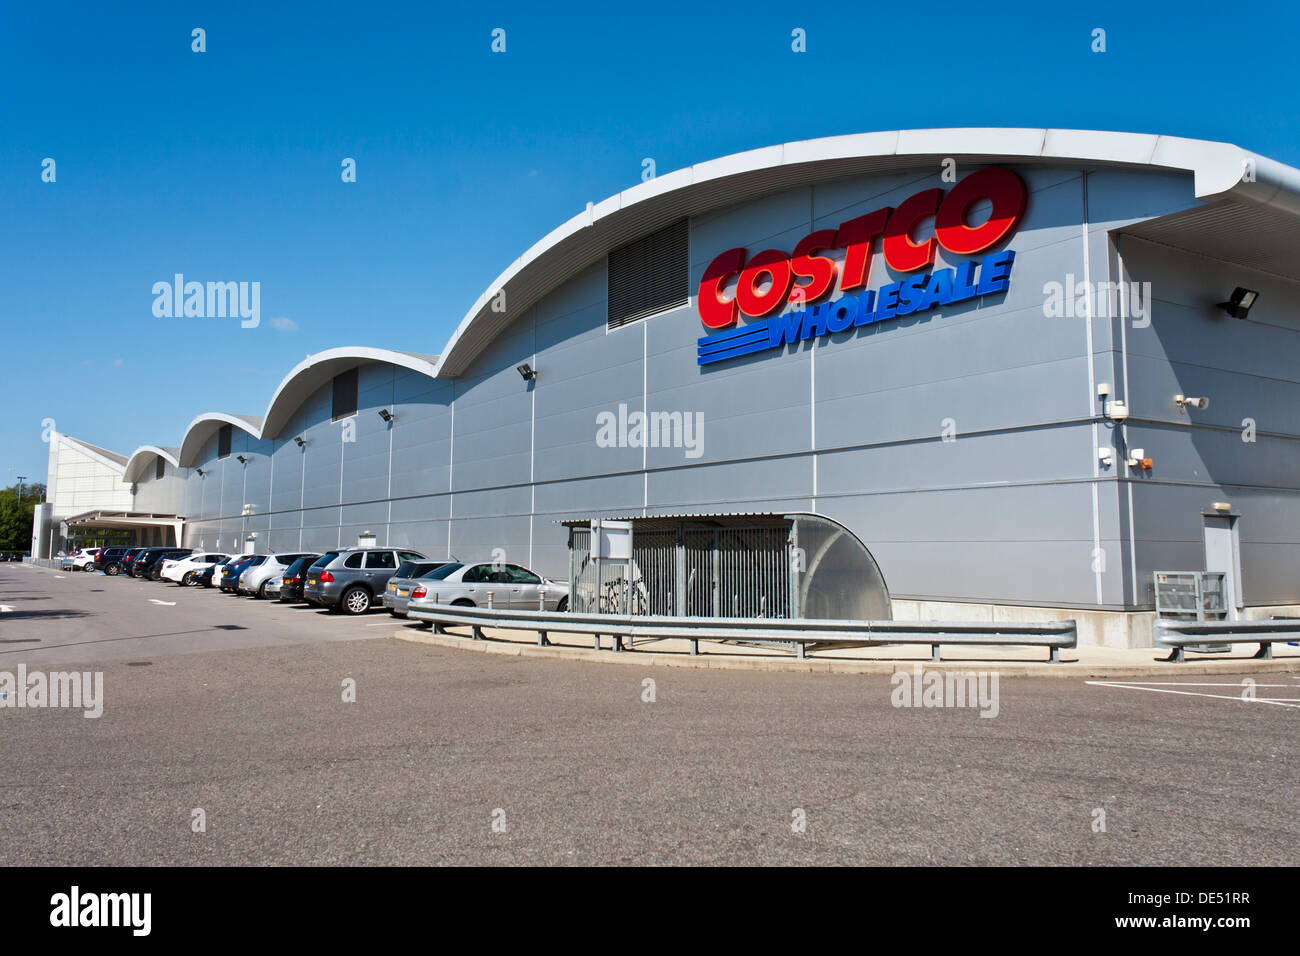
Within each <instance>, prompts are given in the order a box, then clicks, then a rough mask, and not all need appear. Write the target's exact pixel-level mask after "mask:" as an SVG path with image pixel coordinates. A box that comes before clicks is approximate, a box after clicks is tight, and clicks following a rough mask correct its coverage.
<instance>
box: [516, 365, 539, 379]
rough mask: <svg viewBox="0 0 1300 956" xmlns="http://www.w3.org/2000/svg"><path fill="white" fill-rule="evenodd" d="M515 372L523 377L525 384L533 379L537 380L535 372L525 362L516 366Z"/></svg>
mask: <svg viewBox="0 0 1300 956" xmlns="http://www.w3.org/2000/svg"><path fill="white" fill-rule="evenodd" d="M515 371H516V372H518V373H519V374H520V375H522V376H523V378H524V381H525V382H531V381H532V380H533V379H535V378H537V372H536V371H535V370H534V369H533V367H532V366H531V365H529V364H528V363H527V362H525V363H524V364H523V365H516V366H515Z"/></svg>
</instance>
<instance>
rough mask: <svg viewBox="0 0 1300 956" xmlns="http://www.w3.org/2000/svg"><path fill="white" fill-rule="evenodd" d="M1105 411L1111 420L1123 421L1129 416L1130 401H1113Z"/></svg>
mask: <svg viewBox="0 0 1300 956" xmlns="http://www.w3.org/2000/svg"><path fill="white" fill-rule="evenodd" d="M1105 411H1106V417H1107V418H1109V419H1110V420H1111V421H1113V422H1122V421H1124V420H1125V419H1127V418H1128V403H1127V402H1121V401H1114V402H1111V403H1110V406H1109V407H1108V408H1107V409H1106V410H1105Z"/></svg>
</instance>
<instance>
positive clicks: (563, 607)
mask: <svg viewBox="0 0 1300 956" xmlns="http://www.w3.org/2000/svg"><path fill="white" fill-rule="evenodd" d="M555 609H556V610H557V611H559V612H560V613H561V614H563V613H564V612H565V611H567V610H568V609H569V599H568V598H567V597H562V598H560V600H559V602H558V603H557V604H556V605H555Z"/></svg>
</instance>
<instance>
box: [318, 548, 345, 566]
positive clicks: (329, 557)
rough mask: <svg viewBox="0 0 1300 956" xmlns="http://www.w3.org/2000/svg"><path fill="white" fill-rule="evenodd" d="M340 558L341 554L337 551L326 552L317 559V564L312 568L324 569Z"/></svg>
mask: <svg viewBox="0 0 1300 956" xmlns="http://www.w3.org/2000/svg"><path fill="white" fill-rule="evenodd" d="M338 556H339V553H338V552H337V551H326V552H325V553H324V554H322V555H321V556H320V557H319V558H317V559H316V563H315V564H313V565H312V567H313V568H323V567H325V565H327V564H329V563H330V562H331V561H333V560H334V559H335V558H337V557H338Z"/></svg>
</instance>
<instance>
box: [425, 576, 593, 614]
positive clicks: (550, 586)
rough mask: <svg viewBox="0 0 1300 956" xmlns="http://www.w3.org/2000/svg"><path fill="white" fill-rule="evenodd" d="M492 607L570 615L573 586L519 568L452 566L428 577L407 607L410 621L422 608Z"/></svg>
mask: <svg viewBox="0 0 1300 956" xmlns="http://www.w3.org/2000/svg"><path fill="white" fill-rule="evenodd" d="M489 594H490V595H491V596H492V602H491V603H492V607H494V608H500V609H502V610H512V611H514V610H519V611H536V610H538V609H539V608H544V609H545V610H547V611H567V610H568V609H569V585H568V582H566V581H553V580H551V579H549V578H545V577H542V575H540V574H538V573H537V572H536V571H530V570H528V569H527V568H525V567H522V566H521V565H518V564H461V563H454V564H449V565H447V566H446V567H442V568H439V569H438V570H437V571H433V572H430V573H429V574H426V575H425V576H424V577H423V578H421V579H420V581H419V582H418V583H417V585H416V586H415V588H414V590H412V591H411V601H410V603H409V604H408V605H407V609H406V611H407V616H408V617H410V616H412V615H414V614H415V612H417V611H419V610H420V609H421V608H422V607H428V606H431V605H433V604H434V603H435V602H434V597H435V595H436V596H437V602H436V603H438V604H456V605H460V606H461V607H487V606H488V595H489Z"/></svg>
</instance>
